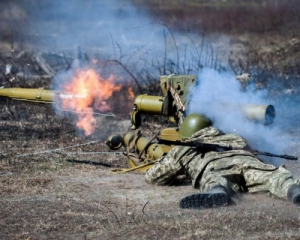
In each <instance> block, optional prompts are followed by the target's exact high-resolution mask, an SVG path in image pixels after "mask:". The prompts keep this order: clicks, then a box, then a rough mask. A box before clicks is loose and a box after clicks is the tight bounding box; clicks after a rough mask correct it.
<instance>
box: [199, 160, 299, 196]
mask: <svg viewBox="0 0 300 240" xmlns="http://www.w3.org/2000/svg"><path fill="white" fill-rule="evenodd" d="M249 158H251V157H243V158H239V157H238V156H236V157H235V158H230V159H226V158H223V159H219V160H217V161H212V162H210V163H209V164H208V165H207V167H206V169H205V171H204V173H203V175H202V177H201V179H200V180H199V188H200V190H201V191H208V190H209V189H211V188H212V187H214V186H216V185H222V186H224V187H226V188H227V190H228V191H229V192H230V191H231V190H234V191H238V190H242V191H245V190H247V191H249V192H259V191H269V192H270V193H272V194H273V195H275V196H277V197H279V198H287V192H288V189H289V188H290V186H291V185H293V184H299V181H294V180H293V176H292V174H291V173H290V172H289V171H288V170H286V169H285V168H284V167H283V166H280V167H275V166H273V165H269V164H264V163H262V162H260V161H259V160H254V159H249ZM228 161H230V163H229V164H228Z"/></svg>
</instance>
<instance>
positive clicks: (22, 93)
mask: <svg viewBox="0 0 300 240" xmlns="http://www.w3.org/2000/svg"><path fill="white" fill-rule="evenodd" d="M0 96H3V97H8V98H12V99H16V100H23V101H32V102H42V103H52V102H54V101H62V100H65V99H73V98H85V97H86V96H85V95H82V94H68V93H61V92H58V91H54V90H46V89H43V88H0Z"/></svg>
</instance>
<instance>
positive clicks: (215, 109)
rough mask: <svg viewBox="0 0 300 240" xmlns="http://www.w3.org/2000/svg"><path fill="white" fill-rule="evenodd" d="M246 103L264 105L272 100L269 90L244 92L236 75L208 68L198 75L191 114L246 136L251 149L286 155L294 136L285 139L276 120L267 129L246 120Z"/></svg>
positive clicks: (230, 131)
mask: <svg viewBox="0 0 300 240" xmlns="http://www.w3.org/2000/svg"><path fill="white" fill-rule="evenodd" d="M247 104H259V105H265V104H272V101H271V100H270V99H269V98H268V94H267V91H266V90H264V91H258V90H254V89H252V90H251V89H250V90H248V91H247V92H245V91H242V90H241V86H240V83H239V82H238V81H237V80H236V76H235V75H234V74H233V73H230V72H221V73H220V72H217V71H216V70H213V69H208V68H205V69H203V70H201V71H200V72H199V75H198V84H197V86H196V87H195V88H193V89H192V97H191V100H190V103H189V108H188V113H201V114H205V115H206V116H207V117H209V118H210V119H211V120H212V121H213V125H214V126H215V127H217V128H219V129H221V130H222V131H224V132H225V133H235V134H238V135H240V136H242V137H244V138H245V139H246V140H247V141H248V143H249V145H250V146H251V147H252V148H255V149H257V150H260V151H266V152H273V153H277V154H283V153H284V151H286V148H287V147H288V146H289V145H291V144H292V137H291V136H288V135H285V136H283V132H284V131H283V129H282V127H281V126H280V125H279V124H277V122H276V118H275V121H274V123H273V124H271V125H267V126H265V125H263V124H261V123H256V122H253V121H251V120H249V119H247V118H245V117H244V115H243V114H242V111H241V110H240V109H241V108H243V106H245V105H247ZM274 106H275V109H276V105H274ZM276 110H277V109H276ZM277 162H278V161H277Z"/></svg>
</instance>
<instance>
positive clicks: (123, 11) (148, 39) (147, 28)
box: [3, 0, 299, 153]
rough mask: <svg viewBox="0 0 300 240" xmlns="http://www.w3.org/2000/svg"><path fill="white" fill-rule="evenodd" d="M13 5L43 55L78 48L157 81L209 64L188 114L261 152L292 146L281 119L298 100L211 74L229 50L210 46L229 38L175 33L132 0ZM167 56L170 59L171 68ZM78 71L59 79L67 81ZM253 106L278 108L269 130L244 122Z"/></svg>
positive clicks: (232, 77) (35, 0)
mask: <svg viewBox="0 0 300 240" xmlns="http://www.w3.org/2000/svg"><path fill="white" fill-rule="evenodd" d="M9 2H12V3H9ZM8 3H9V5H7V6H14V4H16V5H17V6H19V7H18V11H19V12H21V13H22V19H26V22H25V20H24V24H22V25H17V24H15V25H14V26H13V28H14V30H15V31H20V32H22V33H23V34H24V35H26V38H28V41H30V42H31V43H33V44H34V45H35V47H36V48H39V49H41V50H42V51H45V50H50V51H51V50H55V51H58V52H64V53H65V52H67V51H70V50H72V49H77V47H78V46H80V47H81V49H82V52H84V53H87V54H88V55H89V56H90V57H94V55H97V57H98V59H99V58H100V59H103V60H106V59H119V60H121V61H122V63H123V64H125V65H126V66H127V67H128V68H129V70H130V71H132V72H133V73H139V74H141V73H145V75H146V76H147V74H148V73H149V72H151V74H152V76H154V75H155V76H156V78H157V81H159V76H160V75H164V74H170V73H175V74H197V73H198V71H199V69H202V68H203V67H206V68H204V69H203V70H202V71H200V72H199V77H198V81H199V84H198V86H197V88H195V89H194V91H193V98H192V100H191V103H190V107H189V112H198V113H204V114H206V115H207V116H208V117H210V118H211V119H212V120H213V121H214V125H215V126H216V127H218V128H220V129H222V130H223V131H224V132H226V133H231V132H234V133H237V134H240V135H241V136H243V137H244V138H246V139H247V140H248V141H249V143H250V145H251V146H252V147H253V148H257V149H259V150H263V151H269V152H271V151H273V152H275V153H281V152H283V151H284V150H285V149H286V147H287V146H288V145H289V144H291V141H292V140H291V137H290V136H289V135H284V136H283V134H282V132H284V131H283V129H284V125H285V124H286V123H287V122H286V121H285V120H286V119H283V118H281V116H283V115H287V114H289V109H290V107H291V106H295V104H296V103H297V102H299V101H295V102H294V103H293V104H292V105H291V102H290V101H289V100H286V101H282V99H278V98H277V99H274V98H270V97H269V96H270V94H269V93H268V92H267V91H257V90H255V89H254V88H253V89H248V91H247V92H242V91H240V85H239V83H238V82H237V81H236V79H235V78H236V76H235V75H234V74H232V73H231V72H228V71H227V72H226V71H222V72H221V73H220V71H215V70H212V69H218V67H217V65H218V63H217V62H218V61H219V60H224V62H222V65H225V66H226V65H227V63H226V60H227V59H228V56H227V53H226V52H218V50H215V49H214V48H213V40H214V39H222V41H221V42H222V44H223V45H222V46H223V49H226V46H224V45H226V44H230V41H229V40H228V38H227V37H226V36H225V35H221V36H220V35H217V34H215V35H214V38H213V39H209V38H208V37H205V38H204V37H203V35H201V36H199V35H195V34H192V33H188V32H184V31H182V30H181V32H176V31H175V30H170V29H169V28H168V27H167V26H165V25H164V24H163V23H161V22H160V19H153V18H151V17H150V16H149V15H148V13H147V12H146V11H144V10H143V9H141V8H139V9H137V8H135V7H134V6H133V5H132V4H131V1H124V0H123V1H121V0H104V1H98V0H73V1H38V0H27V1H21V0H20V1H3V4H4V5H5V4H8ZM11 9H13V8H12V7H11ZM19 26H21V27H19ZM221 57H222V58H221ZM167 59H171V60H170V61H168V63H166V60H167ZM162 66H163V67H162ZM73 67H74V65H73ZM118 67H119V68H120V66H118ZM73 69H74V68H72V69H71V70H70V71H69V72H67V73H66V72H65V73H62V75H59V76H57V77H56V79H59V81H61V82H64V81H66V80H68V79H69V78H70V76H72V75H73V72H72V70H73ZM112 70H113V71H114V72H113V73H117V74H118V77H125V76H126V75H127V77H128V73H127V72H126V71H124V69H123V71H118V70H117V67H116V66H113V69H112ZM111 73H112V72H110V73H108V75H109V74H111ZM55 85H57V84H56V83H54V84H53V86H55ZM249 103H250V104H273V105H274V106H275V108H276V113H277V116H276V118H275V122H274V123H273V124H272V125H269V126H264V125H261V124H257V123H254V122H251V121H249V120H247V119H246V118H244V117H243V115H242V114H241V112H240V111H239V108H241V107H243V105H244V104H249ZM289 124H292V121H290V122H289ZM279 136H280V137H279ZM279 138H280V139H279Z"/></svg>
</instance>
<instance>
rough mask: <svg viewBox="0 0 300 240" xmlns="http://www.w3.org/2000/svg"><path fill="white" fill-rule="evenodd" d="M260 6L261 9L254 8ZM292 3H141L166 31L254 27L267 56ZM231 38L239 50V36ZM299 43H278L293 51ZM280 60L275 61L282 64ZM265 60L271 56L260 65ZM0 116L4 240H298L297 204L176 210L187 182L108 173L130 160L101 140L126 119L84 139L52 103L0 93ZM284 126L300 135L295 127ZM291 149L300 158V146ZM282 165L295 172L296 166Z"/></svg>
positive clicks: (244, 198)
mask: <svg viewBox="0 0 300 240" xmlns="http://www.w3.org/2000/svg"><path fill="white" fill-rule="evenodd" d="M132 2H134V3H135V4H136V5H137V6H141V4H144V3H145V2H144V1H135V0H132ZM261 2H264V3H266V5H265V6H264V7H263V8H261V10H260V11H256V10H257V8H259V6H260V4H261ZM274 2H277V3H279V2H278V1H273V3H274ZM295 2H296V1H294V0H293V1H289V4H287V5H285V6H284V8H282V7H281V5H280V4H279V5H278V6H279V7H280V8H278V7H274V6H273V5H272V4H271V3H272V1H250V2H249V1H231V0H228V1H181V0H178V1H173V0H168V1H151V2H150V1H147V3H148V9H149V11H150V12H151V14H153V16H157V17H158V19H159V20H162V21H164V22H165V23H166V24H167V25H168V26H170V27H171V28H173V27H174V29H175V28H177V29H178V28H179V29H181V30H187V29H189V30H190V31H195V32H196V29H198V28H199V26H200V25H201V27H203V28H201V29H202V30H203V29H204V30H207V31H208V30H209V31H210V32H214V31H218V32H223V33H224V32H225V33H228V34H229V33H230V34H234V35H235V34H241V33H243V34H244V33H245V32H250V31H252V32H254V35H255V38H257V41H255V42H254V45H255V44H256V43H260V44H261V43H263V48H264V52H269V50H270V49H269V48H268V49H266V46H269V43H270V42H272V41H273V43H274V42H276V41H277V40H278V39H279V40H278V41H279V42H281V40H282V37H281V36H277V35H276V40H275V38H274V36H275V35H273V34H275V33H274V31H275V30H276V31H277V29H278V30H279V31H292V32H293V31H294V30H295V28H294V25H295V21H294V17H295V15H294V14H293V11H295V10H296V11H298V9H299V6H298V5H294V6H296V7H295V8H291V7H290V6H293V4H294V3H295ZM235 3H237V5H236V4H235ZM245 4H247V5H246V6H247V7H246V6H245ZM199 5H200V6H202V8H200V9H199V8H198V7H199ZM292 10H293V11H292ZM261 11H264V12H263V13H264V14H262V12H261ZM274 14H275V15H276V17H274V18H273V17H272V16H274ZM199 16H201V19H200V18H199ZM216 16H217V17H216ZM280 19H282V20H280ZM200 20H201V21H200ZM289 21H291V22H290V24H289ZM262 23H263V24H262ZM262 31H267V33H266V32H262ZM269 33H272V35H269ZM295 33H296V31H295ZM266 35H269V36H268V38H266ZM296 35H297V34H296ZM291 36H292V35H291ZM251 37H252V36H251ZM251 37H249V38H247V39H253V38H251ZM293 37H295V36H294V35H293ZM296 37H297V36H296ZM271 40H272V41H271ZM237 42H238V44H242V45H243V47H244V42H242V43H241V40H240V38H239V39H237ZM260 44H257V45H258V46H260ZM297 44H298V43H297ZM297 44H296V45H293V46H292V47H291V48H286V46H287V45H285V44H283V43H282V42H281V45H280V46H282V48H283V49H285V50H286V49H287V52H288V53H289V54H291V53H293V52H296V50H297V49H298V47H299V46H298V45H297ZM245 45H246V44H245ZM274 45H276V46H277V43H276V44H275V43H274ZM8 46H10V45H9V44H8ZM270 51H271V52H272V51H273V49H271V50H270ZM257 52H259V51H257ZM257 52H256V53H257ZM252 53H253V52H252ZM254 53H255V52H254ZM276 56H277V57H278V59H277V60H276V61H277V62H278V61H281V60H282V58H281V57H280V56H278V55H276ZM285 59H286V58H285ZM250 60H251V61H259V59H257V58H254V59H248V61H250ZM265 62H267V63H269V62H270V61H268V60H264V62H263V63H261V62H258V63H259V64H262V65H263V64H264V63H265ZM291 62H294V60H292V61H291ZM294 63H296V62H294ZM296 65H297V64H295V66H296ZM282 66H283V65H282ZM297 66H298V65H297ZM278 69H279V70H282V68H280V67H279V68H278ZM279 70H278V71H279ZM293 71H294V72H297V71H298V68H297V67H295V68H293ZM3 82H4V81H3ZM5 83H6V82H5ZM36 84H39V83H36ZM41 84H45V86H40V87H46V86H49V83H45V82H44V81H43V82H41ZM47 84H48V85H47ZM0 113H1V115H0V117H1V119H0V133H1V134H0V216H1V218H0V239H31V240H32V239H151V240H152V239H299V238H300V224H299V222H300V214H299V210H300V209H299V207H296V206H294V205H292V204H291V203H290V202H288V201H284V200H280V199H276V198H273V197H271V196H269V195H268V194H266V193H261V194H255V195H248V194H244V195H238V196H235V198H234V202H235V204H233V205H231V206H228V207H226V208H217V209H205V210H201V211H194V210H181V209H179V208H178V202H179V201H180V199H181V198H182V197H183V196H185V195H188V194H191V193H194V192H195V190H194V189H192V188H191V186H190V182H189V181H188V180H186V181H184V182H183V183H181V184H179V185H178V186H169V187H161V186H153V185H148V184H146V183H145V181H144V178H143V174H140V173H128V174H112V173H111V172H110V169H111V168H120V167H126V166H127V161H126V158H125V157H124V156H123V155H122V154H108V153H105V154H101V153H97V152H106V151H108V147H107V146H105V145H104V144H103V142H102V140H103V139H104V138H105V136H106V135H107V134H108V132H109V131H111V130H115V129H116V127H117V126H119V125H120V124H119V120H122V125H124V126H122V129H124V128H125V127H126V121H123V120H127V119H118V121H117V122H113V121H103V119H98V123H99V128H98V129H97V130H96V133H95V135H93V136H91V137H89V138H84V137H78V135H77V132H76V130H75V128H74V126H73V124H72V122H71V121H70V120H68V119H67V118H56V116H55V114H54V112H53V109H52V107H51V106H46V105H40V104H34V103H22V102H14V101H11V100H6V99H4V100H3V99H0ZM291 115H293V114H291ZM288 117H289V116H288ZM154 120H155V121H154ZM156 120H158V122H159V123H157V121H156ZM161 121H162V119H161V118H149V119H148V121H147V122H144V123H143V126H144V128H143V129H142V130H143V131H145V133H146V134H148V135H149V136H152V135H153V133H156V131H157V130H158V129H159V128H160V127H162V125H161ZM105 124H107V125H105ZM163 126H165V125H163ZM103 128H106V129H109V131H108V132H103ZM288 131H291V134H292V135H294V136H295V137H297V136H298V135H299V131H298V128H293V129H289V130H288ZM97 140H99V142H95V141H97ZM67 147H68V148H67ZM91 152H92V153H91ZM84 153H89V154H84ZM291 154H292V155H297V156H298V157H299V143H298V142H296V143H295V145H294V146H291ZM80 162H81V163H80ZM86 163H88V164H86ZM285 164H286V166H287V168H288V169H289V170H291V171H292V172H293V173H294V174H296V175H297V176H299V172H300V164H299V162H285Z"/></svg>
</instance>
